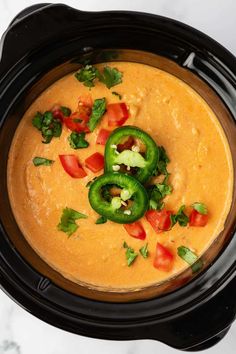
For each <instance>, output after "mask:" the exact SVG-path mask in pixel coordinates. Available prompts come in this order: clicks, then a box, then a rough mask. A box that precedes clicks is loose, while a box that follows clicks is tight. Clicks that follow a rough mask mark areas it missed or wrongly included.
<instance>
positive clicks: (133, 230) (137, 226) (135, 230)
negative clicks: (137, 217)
mask: <svg viewBox="0 0 236 354" xmlns="http://www.w3.org/2000/svg"><path fill="white" fill-rule="evenodd" d="M123 226H124V228H125V230H126V231H127V232H128V234H129V235H130V236H132V237H134V238H139V239H140V240H145V238H146V232H145V230H144V228H143V225H142V224H141V222H140V221H135V222H133V223H132V224H124V225H123Z"/></svg>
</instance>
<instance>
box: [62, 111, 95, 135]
mask: <svg viewBox="0 0 236 354" xmlns="http://www.w3.org/2000/svg"><path fill="white" fill-rule="evenodd" d="M88 121H89V116H88V115H87V114H86V113H84V112H74V113H72V114H71V115H70V116H69V117H65V118H64V123H65V125H66V126H67V128H68V129H70V130H72V131H73V132H77V133H81V132H85V133H89V131H90V130H89V127H88V126H87V123H88Z"/></svg>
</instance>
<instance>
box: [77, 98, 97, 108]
mask: <svg viewBox="0 0 236 354" xmlns="http://www.w3.org/2000/svg"><path fill="white" fill-rule="evenodd" d="M78 105H79V106H80V105H82V106H85V107H90V108H92V106H93V99H92V96H91V95H83V96H79V103H78Z"/></svg>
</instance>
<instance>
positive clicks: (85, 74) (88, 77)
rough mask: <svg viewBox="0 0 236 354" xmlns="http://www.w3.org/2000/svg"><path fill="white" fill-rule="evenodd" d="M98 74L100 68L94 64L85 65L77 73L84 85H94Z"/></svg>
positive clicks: (77, 77)
mask: <svg viewBox="0 0 236 354" xmlns="http://www.w3.org/2000/svg"><path fill="white" fill-rule="evenodd" d="M97 75H98V70H97V68H95V67H94V66H92V65H85V66H84V67H82V68H81V69H80V70H79V71H78V72H77V73H76V74H75V77H76V79H77V80H78V81H80V82H82V83H83V84H84V86H87V87H94V80H95V79H96V77H97Z"/></svg>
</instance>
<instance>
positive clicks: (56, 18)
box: [0, 3, 93, 80]
mask: <svg viewBox="0 0 236 354" xmlns="http://www.w3.org/2000/svg"><path fill="white" fill-rule="evenodd" d="M92 14H93V13H87V12H84V11H80V10H77V9H73V8H71V7H69V6H67V5H63V4H51V3H41V4H36V5H33V6H29V7H27V8H25V9H24V10H22V11H21V12H20V13H19V14H18V15H17V16H16V17H15V18H14V19H13V20H12V22H11V23H10V25H9V27H8V28H7V30H6V31H5V32H4V34H3V36H2V38H1V41H0V80H1V77H2V76H5V74H6V73H7V72H8V71H9V69H11V68H12V67H13V66H15V64H17V63H18V62H19V61H21V60H24V57H25V58H26V57H27V58H28V57H29V54H30V53H33V52H34V51H37V49H39V48H40V46H45V45H47V44H48V45H49V44H50V43H52V42H51V41H54V42H55V41H58V42H59V43H60V39H62V38H63V36H68V35H69V33H70V29H71V28H72V27H76V28H78V29H79V28H80V23H82V22H83V24H86V23H88V21H89V20H90V19H91V16H92ZM25 60H29V59H25Z"/></svg>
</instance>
